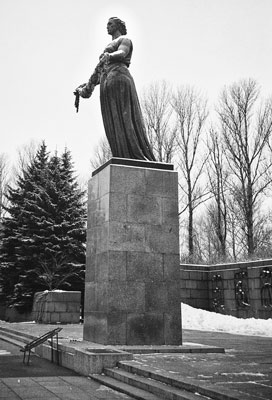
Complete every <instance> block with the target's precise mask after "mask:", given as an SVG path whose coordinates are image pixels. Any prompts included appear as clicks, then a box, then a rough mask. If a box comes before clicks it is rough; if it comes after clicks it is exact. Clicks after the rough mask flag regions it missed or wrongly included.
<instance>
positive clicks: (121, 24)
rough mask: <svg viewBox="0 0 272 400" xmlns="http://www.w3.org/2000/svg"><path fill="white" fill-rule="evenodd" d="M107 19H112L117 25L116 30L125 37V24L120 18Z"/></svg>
mask: <svg viewBox="0 0 272 400" xmlns="http://www.w3.org/2000/svg"><path fill="white" fill-rule="evenodd" d="M109 19H113V20H114V22H115V23H116V24H117V26H118V29H119V31H120V33H121V35H126V34H127V28H126V24H125V22H124V21H122V20H121V19H120V18H117V17H111V18H109Z"/></svg>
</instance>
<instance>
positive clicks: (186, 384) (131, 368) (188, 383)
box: [117, 361, 224, 400]
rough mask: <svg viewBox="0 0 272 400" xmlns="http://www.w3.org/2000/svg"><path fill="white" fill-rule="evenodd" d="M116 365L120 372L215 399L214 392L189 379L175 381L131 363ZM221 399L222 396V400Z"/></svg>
mask: <svg viewBox="0 0 272 400" xmlns="http://www.w3.org/2000/svg"><path fill="white" fill-rule="evenodd" d="M117 365H118V367H119V368H120V370H124V371H126V372H129V373H131V374H136V375H139V376H142V377H145V378H148V379H153V380H154V381H159V382H161V383H164V384H166V385H169V386H171V387H175V388H177V389H181V390H187V391H188V392H192V393H195V392H197V393H199V394H201V395H202V396H204V397H205V396H206V397H211V398H216V397H215V392H214V390H209V389H208V388H207V387H205V388H204V387H199V386H198V385H197V384H194V383H193V382H192V380H191V379H190V380H189V379H186V378H182V379H176V378H175V377H174V376H173V374H169V373H167V372H166V371H164V372H163V374H162V373H159V372H157V371H154V370H153V369H152V368H147V367H144V366H142V365H141V366H138V365H136V364H133V361H119V362H118V364H117ZM218 394H219V392H218ZM220 395H221V396H222V393H220ZM223 399H224V395H223V396H222V400H223Z"/></svg>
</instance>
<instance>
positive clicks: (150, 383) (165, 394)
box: [104, 368, 207, 400]
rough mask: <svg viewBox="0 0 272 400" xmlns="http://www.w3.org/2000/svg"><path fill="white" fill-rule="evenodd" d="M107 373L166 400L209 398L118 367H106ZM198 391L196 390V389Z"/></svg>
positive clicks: (105, 371)
mask: <svg viewBox="0 0 272 400" xmlns="http://www.w3.org/2000/svg"><path fill="white" fill-rule="evenodd" d="M104 373H105V375H107V376H109V377H111V378H113V379H116V380H119V381H121V382H123V383H126V384H128V385H131V386H134V387H137V388H138V389H142V390H145V391H147V392H150V393H153V394H154V395H156V396H159V397H161V398H163V399H164V400H168V399H169V400H173V399H175V400H200V399H204V398H205V399H207V396H202V395H200V394H199V393H194V392H189V391H186V390H184V389H179V388H176V387H173V386H170V385H167V384H165V383H162V382H159V381H158V380H153V379H151V378H146V377H143V376H139V375H135V374H133V373H130V372H126V371H124V370H120V369H118V368H112V369H110V368H106V369H105V370H104ZM195 392H196V391H195Z"/></svg>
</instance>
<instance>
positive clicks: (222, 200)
mask: <svg viewBox="0 0 272 400" xmlns="http://www.w3.org/2000/svg"><path fill="white" fill-rule="evenodd" d="M207 145H208V148H209V159H208V163H207V175H208V178H209V185H210V190H211V193H212V196H213V201H212V202H211V204H210V205H209V206H208V208H207V211H208V216H209V219H210V222H211V225H212V227H213V229H214V232H215V236H216V239H217V241H218V244H219V246H218V249H217V250H218V255H219V259H222V260H223V259H225V257H226V238H227V199H226V190H227V180H228V171H227V168H226V160H225V158H224V151H223V147H222V142H221V141H220V137H219V134H218V132H217V131H216V130H215V129H214V128H211V129H210V132H209V137H208V140H207Z"/></svg>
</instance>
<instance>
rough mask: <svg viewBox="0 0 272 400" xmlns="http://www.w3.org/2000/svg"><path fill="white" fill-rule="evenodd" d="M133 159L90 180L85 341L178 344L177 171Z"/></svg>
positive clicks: (112, 167) (107, 165) (179, 334)
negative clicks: (138, 162)
mask: <svg viewBox="0 0 272 400" xmlns="http://www.w3.org/2000/svg"><path fill="white" fill-rule="evenodd" d="M115 160H116V159H115ZM126 161H127V162H128V164H129V160H126ZM132 161H133V166H130V165H119V164H116V163H107V164H106V165H105V168H100V169H99V171H98V172H97V173H96V174H94V176H93V177H92V178H91V180H90V182H89V198H88V227H87V262H86V285H85V307H84V309H85V315H84V334H83V336H84V340H89V341H92V342H96V343H101V344H111V345H120V344H121V345H152V344H154V345H155V344H156V345H163V344H168V345H176V344H181V310H180V287H179V232H178V231H179V225H178V177H177V173H176V172H174V171H171V170H170V171H169V164H166V165H167V170H164V169H155V168H154V165H155V164H156V168H157V166H158V163H152V162H151V163H146V162H145V166H144V167H142V166H141V164H140V166H135V160H132ZM160 165H161V168H163V164H160ZM149 166H150V167H149Z"/></svg>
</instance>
